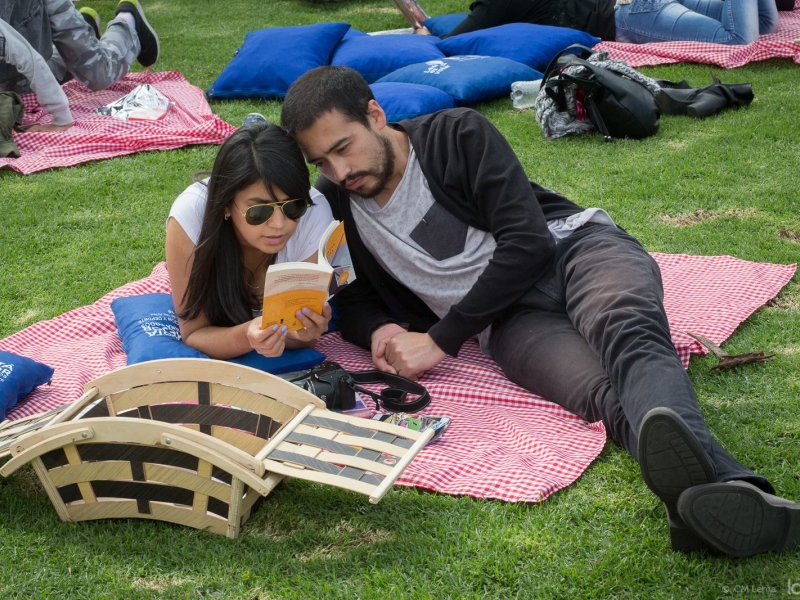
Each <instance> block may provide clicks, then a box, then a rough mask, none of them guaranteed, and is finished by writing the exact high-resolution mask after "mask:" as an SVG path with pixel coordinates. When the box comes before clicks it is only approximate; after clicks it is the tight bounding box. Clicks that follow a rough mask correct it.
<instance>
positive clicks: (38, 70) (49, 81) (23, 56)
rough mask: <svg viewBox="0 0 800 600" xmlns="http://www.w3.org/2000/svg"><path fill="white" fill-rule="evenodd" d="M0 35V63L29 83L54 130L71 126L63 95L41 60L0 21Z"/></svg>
mask: <svg viewBox="0 0 800 600" xmlns="http://www.w3.org/2000/svg"><path fill="white" fill-rule="evenodd" d="M0 36H2V37H3V38H5V44H4V46H5V54H4V55H3V56H0V60H3V61H5V62H7V63H8V64H10V65H14V66H15V67H16V68H17V71H19V72H20V74H21V75H23V76H24V77H25V78H26V79H27V80H28V81H29V82H30V85H31V89H32V90H33V91H34V93H35V94H36V99H37V100H38V101H39V104H41V105H42V106H44V107H45V108H46V109H47V111H48V112H49V113H50V114H51V115H52V116H53V125H54V126H55V127H56V128H66V127H69V126H70V125H72V122H73V121H72V113H71V112H70V110H69V101H68V100H67V96H66V94H64V90H62V89H61V86H60V85H59V84H58V81H56V78H55V77H54V76H53V73H52V72H51V71H50V69H49V67H48V66H47V63H46V62H45V60H44V58H42V56H41V55H40V54H39V53H38V52H36V51H35V50H34V49H33V48H32V47H31V45H30V44H29V43H28V42H27V40H26V39H25V38H24V37H22V36H21V35H20V34H19V33H17V31H16V30H15V29H14V28H13V27H11V25H9V24H8V23H6V22H5V21H2V20H0Z"/></svg>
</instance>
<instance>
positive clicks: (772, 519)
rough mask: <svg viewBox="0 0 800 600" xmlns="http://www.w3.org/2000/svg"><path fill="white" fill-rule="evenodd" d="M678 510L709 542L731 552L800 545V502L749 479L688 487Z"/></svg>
mask: <svg viewBox="0 0 800 600" xmlns="http://www.w3.org/2000/svg"><path fill="white" fill-rule="evenodd" d="M678 512H679V513H680V515H681V517H682V518H683V520H684V521H685V522H686V524H687V525H689V526H690V527H691V528H692V529H693V530H694V531H695V532H696V533H697V534H698V536H699V537H701V538H702V539H703V540H704V541H705V542H706V543H707V544H709V545H710V546H712V547H713V548H715V549H717V550H719V551H720V552H723V553H725V554H727V555H729V556H735V557H741V558H743V557H746V556H753V555H755V554H761V553H763V552H778V553H782V552H786V551H788V550H792V549H794V548H796V547H797V546H798V545H800V505H798V504H794V503H791V502H788V501H786V500H783V499H781V498H776V497H774V496H770V495H769V494H766V493H764V492H762V491H760V490H758V489H757V488H755V487H753V486H750V485H748V484H745V483H717V484H711V485H704V486H700V487H696V488H693V489H690V490H687V491H686V492H685V493H684V494H683V495H682V496H681V498H680V500H679V501H678Z"/></svg>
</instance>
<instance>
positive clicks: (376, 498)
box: [369, 428, 436, 504]
mask: <svg viewBox="0 0 800 600" xmlns="http://www.w3.org/2000/svg"><path fill="white" fill-rule="evenodd" d="M421 433H422V435H421V436H420V438H419V439H418V440H417V441H416V443H415V444H414V445H413V446H412V447H411V448H409V450H408V452H406V454H405V456H403V457H402V458H401V459H400V460H399V461H397V464H396V465H395V467H394V469H393V472H392V473H391V474H390V475H387V476H386V478H385V479H384V480H383V482H382V483H381V484H380V485H379V486H378V487H377V488H376V489H375V491H374V492H373V493H372V494H370V496H369V501H370V502H371V503H372V504H377V503H378V502H380V501H381V498H383V496H384V495H385V494H386V492H387V491H388V490H389V488H390V487H392V486H393V485H394V482H395V481H397V478H398V477H400V475H401V474H402V473H403V471H405V469H406V467H407V466H408V465H409V463H410V462H411V461H412V460H413V459H414V457H415V456H416V455H417V454H419V451H420V450H422V449H423V448H424V447H425V444H427V443H428V442H429V441H430V439H431V438H432V437H433V436H434V434H435V433H436V432H435V431H434V430H433V429H430V428H429V429H426V430H425V431H423V432H421Z"/></svg>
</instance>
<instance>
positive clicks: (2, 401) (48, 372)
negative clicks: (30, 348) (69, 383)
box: [0, 350, 53, 421]
mask: <svg viewBox="0 0 800 600" xmlns="http://www.w3.org/2000/svg"><path fill="white" fill-rule="evenodd" d="M52 377H53V368H52V367H48V366H47V365H45V364H43V363H40V362H37V361H35V360H33V359H32V358H28V357H26V356H20V355H19V354H13V353H11V352H4V351H3V350H0V421H4V420H5V418H6V411H8V409H9V408H11V407H12V406H14V405H15V404H16V403H17V401H18V400H19V399H20V398H22V397H23V396H24V395H25V394H27V393H29V392H30V391H31V390H33V388H35V387H36V386H37V385H42V384H45V383H50V379H52Z"/></svg>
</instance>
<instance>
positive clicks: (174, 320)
mask: <svg viewBox="0 0 800 600" xmlns="http://www.w3.org/2000/svg"><path fill="white" fill-rule="evenodd" d="M111 311H112V312H113V313H114V321H116V323H117V329H118V330H119V337H120V338H121V339H122V350H123V351H124V352H125V354H127V355H128V363H127V364H129V365H135V364H137V363H140V362H145V361H147V360H158V359H160V358H208V356H207V355H205V354H203V353H202V352H200V351H199V350H195V349H194V348H190V347H189V346H187V345H186V344H184V343H183V341H182V340H181V330H180V328H179V327H178V317H177V315H176V314H175V310H174V308H173V304H172V296H171V295H169V294H143V295H141V296H129V297H127V298H117V299H116V300H114V301H113V302H111Z"/></svg>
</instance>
